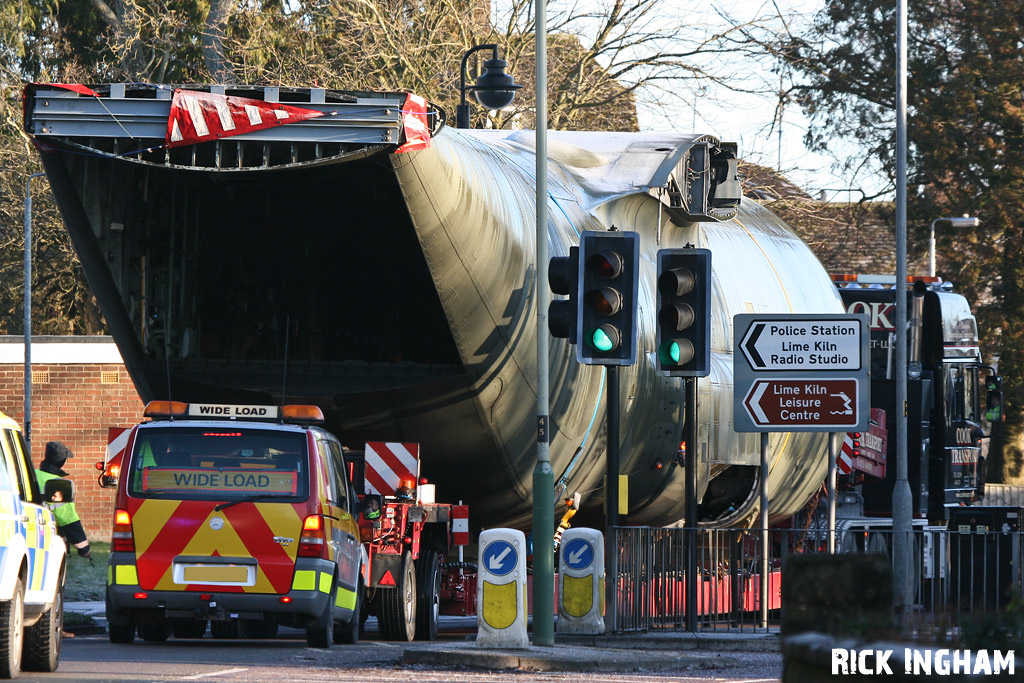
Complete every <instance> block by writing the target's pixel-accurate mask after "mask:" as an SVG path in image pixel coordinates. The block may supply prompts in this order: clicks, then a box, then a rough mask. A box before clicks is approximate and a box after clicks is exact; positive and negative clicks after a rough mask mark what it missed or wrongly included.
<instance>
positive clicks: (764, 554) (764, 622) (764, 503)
mask: <svg viewBox="0 0 1024 683" xmlns="http://www.w3.org/2000/svg"><path fill="white" fill-rule="evenodd" d="M769 469H770V465H769V463H768V432H761V628H763V629H765V630H768V567H769V562H768V548H769V544H768V470H769Z"/></svg>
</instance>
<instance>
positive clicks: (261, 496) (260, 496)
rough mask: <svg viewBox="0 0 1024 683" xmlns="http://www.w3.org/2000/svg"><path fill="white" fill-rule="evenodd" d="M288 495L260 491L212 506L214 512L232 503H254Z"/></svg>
mask: <svg viewBox="0 0 1024 683" xmlns="http://www.w3.org/2000/svg"><path fill="white" fill-rule="evenodd" d="M287 497H288V496H274V495H271V494H267V493H260V494H257V495H255V496H246V497H245V498H239V499H238V500H232V501H229V502H227V503H220V504H218V505H215V506H214V508H213V511H214V512H220V511H221V510H223V509H224V508H229V507H231V506H232V505H238V504H239V503H255V502H257V501H260V500H268V499H271V498H287Z"/></svg>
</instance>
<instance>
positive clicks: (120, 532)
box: [110, 509, 135, 553]
mask: <svg viewBox="0 0 1024 683" xmlns="http://www.w3.org/2000/svg"><path fill="white" fill-rule="evenodd" d="M110 546H111V549H112V550H113V551H114V552H122V553H134V552H135V537H134V536H132V516H131V515H130V514H129V513H128V511H127V510H120V509H119V510H116V511H115V512H114V532H113V533H112V534H111V535H110Z"/></svg>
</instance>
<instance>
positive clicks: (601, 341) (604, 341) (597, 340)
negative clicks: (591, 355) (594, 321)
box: [590, 327, 615, 351]
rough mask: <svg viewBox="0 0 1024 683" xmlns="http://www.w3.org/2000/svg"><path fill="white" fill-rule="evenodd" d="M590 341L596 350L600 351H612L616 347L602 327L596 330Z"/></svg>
mask: <svg viewBox="0 0 1024 683" xmlns="http://www.w3.org/2000/svg"><path fill="white" fill-rule="evenodd" d="M590 339H591V341H592V342H593V344H594V348H595V349H597V350H598V351H611V350H612V349H613V348H614V347H615V345H614V344H613V343H612V340H611V339H610V338H609V337H608V335H607V334H605V332H604V330H602V329H601V328H600V327H599V328H597V329H596V330H594V334H593V335H591V337H590Z"/></svg>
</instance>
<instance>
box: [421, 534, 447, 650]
mask: <svg viewBox="0 0 1024 683" xmlns="http://www.w3.org/2000/svg"><path fill="white" fill-rule="evenodd" d="M416 595H417V598H418V599H417V601H416V639H417V640H434V639H435V638H437V620H438V618H439V617H440V615H441V557H440V555H438V553H437V551H435V550H425V551H424V552H423V554H422V555H420V559H419V560H417V561H416Z"/></svg>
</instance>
